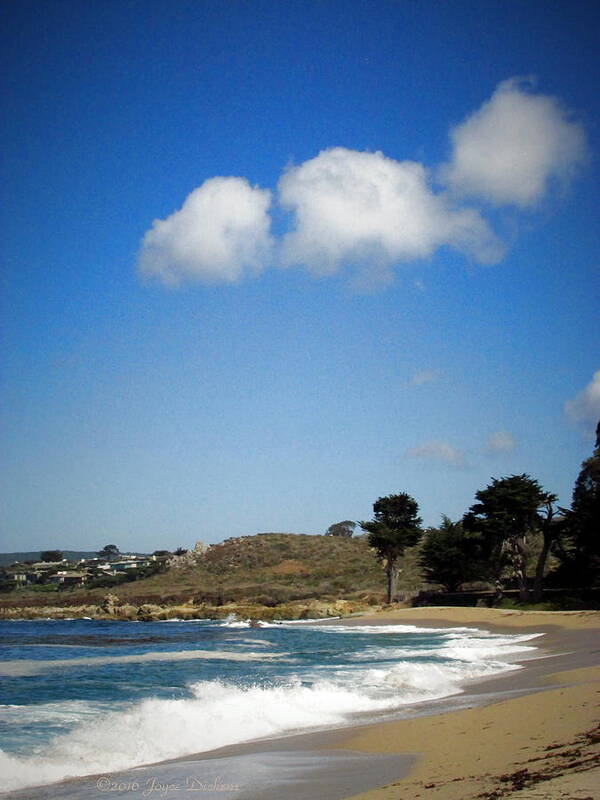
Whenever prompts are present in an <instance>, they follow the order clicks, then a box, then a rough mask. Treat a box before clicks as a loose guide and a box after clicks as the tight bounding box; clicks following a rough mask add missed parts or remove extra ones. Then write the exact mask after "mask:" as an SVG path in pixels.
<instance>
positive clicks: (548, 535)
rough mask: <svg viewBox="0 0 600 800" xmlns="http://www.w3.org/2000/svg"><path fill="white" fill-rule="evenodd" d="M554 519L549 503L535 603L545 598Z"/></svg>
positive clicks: (537, 573) (535, 583)
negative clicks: (545, 574)
mask: <svg viewBox="0 0 600 800" xmlns="http://www.w3.org/2000/svg"><path fill="white" fill-rule="evenodd" d="M553 519H554V509H553V508H552V503H550V502H548V503H547V504H546V518H545V519H544V523H543V526H542V536H543V537H544V543H543V545H542V549H541V550H540V554H539V556H538V560H537V564H536V566H535V580H534V582H533V601H534V603H541V601H542V598H543V596H544V569H545V568H546V559H547V558H548V553H549V552H550V546H551V545H552V541H553V539H554V535H553V534H554V528H553V524H552V523H553Z"/></svg>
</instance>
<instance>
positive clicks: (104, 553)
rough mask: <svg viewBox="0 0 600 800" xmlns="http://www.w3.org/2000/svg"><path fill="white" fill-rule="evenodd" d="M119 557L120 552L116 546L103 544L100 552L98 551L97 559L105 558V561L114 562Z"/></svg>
mask: <svg viewBox="0 0 600 800" xmlns="http://www.w3.org/2000/svg"><path fill="white" fill-rule="evenodd" d="M120 555H121V551H120V550H119V548H118V547H117V545H116V544H105V545H104V547H103V548H102V550H99V551H98V558H105V559H106V560H107V561H115V560H116V559H117V558H118V557H119V556H120Z"/></svg>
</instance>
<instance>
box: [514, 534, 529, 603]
mask: <svg viewBox="0 0 600 800" xmlns="http://www.w3.org/2000/svg"><path fill="white" fill-rule="evenodd" d="M515 545H516V565H515V566H516V571H517V578H518V581H519V600H520V601H521V602H522V603H527V601H528V600H529V582H528V580H527V550H528V548H527V540H526V539H525V537H524V536H522V537H519V538H518V539H517V540H516V541H515Z"/></svg>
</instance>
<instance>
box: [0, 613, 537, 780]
mask: <svg viewBox="0 0 600 800" xmlns="http://www.w3.org/2000/svg"><path fill="white" fill-rule="evenodd" d="M534 638H535V634H524V635H506V634H496V633H489V632H486V631H479V630H475V629H467V628H446V629H425V628H423V629H419V628H416V627H413V626H398V625H394V626H364V625H352V626H350V625H345V624H344V623H343V621H339V622H337V623H335V624H328V625H318V624H314V623H310V622H308V623H306V622H304V623H283V624H271V625H265V626H264V627H261V628H251V627H249V625H248V623H247V622H244V621H237V620H235V619H230V620H226V621H225V622H222V621H221V622H217V621H210V620H209V621H207V620H203V621H197V622H179V621H169V622H143V623H142V622H141V623H137V622H117V621H114V622H113V621H107V622H104V621H93V620H38V621H5V622H1V623H0V644H1V658H2V661H1V662H0V676H1V689H0V749H1V752H0V769H1V771H2V775H3V789H4V790H5V791H8V790H11V789H16V788H22V787H25V786H30V785H39V784H45V783H51V782H53V781H58V780H62V779H63V778H65V777H67V776H76V775H86V774H95V773H102V772H109V771H114V770H122V769H128V768H130V767H133V766H137V765H140V764H150V763H154V762H158V761H162V760H165V759H171V758H177V757H180V756H185V755H189V754H192V753H199V752H206V751H210V750H212V749H215V748H217V747H221V746H224V745H228V744H235V743H238V742H244V741H250V740H253V739H259V738H264V737H269V738H270V737H275V736H278V735H282V734H285V733H291V732H296V731H307V730H311V729H322V728H328V727H335V726H341V725H348V724H352V722H353V720H356V719H357V718H359V717H360V718H361V719H364V715H367V716H368V717H377V718H381V717H382V716H383V717H385V716H387V715H393V714H394V713H398V711H399V710H402V709H403V708H406V707H407V706H413V705H415V704H418V703H419V702H423V701H426V700H432V699H436V698H442V697H446V696H450V695H453V694H457V693H459V692H461V691H462V690H463V687H464V686H465V685H466V684H467V683H468V681H469V680H472V679H476V678H481V677H483V676H486V675H491V674H494V673H499V672H503V671H507V670H510V669H516V668H517V667H516V666H515V664H514V661H515V660H516V659H518V658H519V657H521V656H522V655H523V654H526V653H528V652H532V651H533V643H532V641H531V640H532V639H534Z"/></svg>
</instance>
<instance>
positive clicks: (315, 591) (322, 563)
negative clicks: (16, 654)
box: [0, 424, 600, 619]
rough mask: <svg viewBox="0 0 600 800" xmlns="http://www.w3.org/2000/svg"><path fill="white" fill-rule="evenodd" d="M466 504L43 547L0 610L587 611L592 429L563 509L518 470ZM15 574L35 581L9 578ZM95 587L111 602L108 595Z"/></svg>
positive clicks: (596, 483)
mask: <svg viewBox="0 0 600 800" xmlns="http://www.w3.org/2000/svg"><path fill="white" fill-rule="evenodd" d="M475 501H476V502H475V503H473V504H472V505H471V506H470V508H469V509H468V510H467V511H466V512H465V514H464V515H463V517H462V519H460V520H457V521H453V520H451V519H450V518H449V517H447V516H444V517H443V518H442V522H441V525H440V526H439V527H437V528H436V527H430V528H427V529H426V530H425V531H423V529H422V523H421V519H420V517H419V507H418V504H417V501H416V500H415V499H414V498H412V497H411V496H410V495H408V494H406V493H399V494H395V495H388V496H387V497H380V498H379V499H378V500H376V501H375V503H374V504H373V519H372V520H371V521H367V522H360V523H358V524H359V525H360V528H361V529H362V531H364V534H363V535H358V536H356V535H353V533H354V530H355V528H356V527H357V523H354V522H353V521H351V520H343V521H342V522H338V523H333V524H332V525H330V526H329V528H328V529H327V530H326V531H325V533H324V534H317V535H307V534H287V533H262V534H256V535H252V536H242V537H236V538H231V539H226V540H225V541H223V542H220V543H218V544H213V545H210V546H207V545H204V544H202V543H198V544H197V545H196V547H195V548H194V549H193V550H190V551H186V550H185V549H183V548H178V549H177V550H176V551H175V552H174V553H171V552H169V551H167V550H157V551H155V552H154V553H153V554H152V555H151V556H148V555H142V554H129V555H127V554H125V555H124V554H122V553H120V551H119V548H118V547H117V546H116V545H114V544H111V545H106V546H105V547H104V548H102V549H101V550H99V551H98V553H96V554H87V555H88V556H91V557H88V558H84V559H80V560H79V561H70V560H69V559H68V558H66V559H65V558H62V559H60V560H59V559H58V557H59V556H63V555H65V554H67V555H68V551H60V550H48V551H44V552H42V553H40V554H39V561H30V562H29V563H28V564H22V563H19V564H13V565H12V566H11V567H4V568H3V575H4V581H3V584H2V585H1V586H0V588H2V591H3V593H2V596H1V599H0V613H4V614H10V615H13V616H14V615H15V614H18V610H19V609H25V608H29V609H35V608H39V607H40V606H41V605H44V606H47V605H48V606H49V605H50V604H49V603H48V602H46V603H40V598H41V597H42V596H44V594H45V593H48V596H47V598H46V600H47V601H48V600H49V599H50V597H52V598H53V607H55V608H58V609H59V610H60V609H61V608H67V609H71V611H72V609H73V608H81V609H84V608H88V609H89V608H92V609H96V610H97V613H98V614H99V615H101V616H102V615H107V616H111V615H114V614H115V613H119V614H121V615H123V616H125V618H136V619H143V618H152V615H155V616H156V615H159V616H160V615H169V614H171V615H172V613H175V612H172V611H171V610H169V609H172V608H175V609H179V611H178V612H177V613H181V614H182V615H183V616H223V615H226V614H228V613H241V614H245V615H246V616H257V617H259V616H260V617H263V618H278V619H282V618H298V617H302V616H308V617H311V616H328V615H332V614H335V615H343V614H347V613H352V612H353V611H359V610H362V609H366V608H369V607H371V608H372V607H374V606H381V605H384V604H386V603H390V602H403V603H404V604H409V605H410V604H424V603H425V604H429V603H434V604H435V603H438V604H439V603H441V604H465V605H469V604H475V603H476V602H477V603H480V604H485V605H500V606H514V605H515V604H520V606H521V607H529V604H530V603H532V602H533V603H537V604H538V607H542V606H540V603H544V604H545V605H544V606H543V607H546V608H553V607H559V608H569V607H573V608H581V607H585V606H586V605H587V607H591V606H593V605H597V599H596V600H595V599H594V597H597V594H598V591H596V594H595V595H594V591H593V590H594V587H596V589H598V588H600V587H599V583H600V424H599V425H598V429H597V440H596V446H595V449H594V451H593V454H592V455H591V457H590V458H588V459H587V460H586V461H584V463H583V464H582V467H581V471H580V473H579V476H578V477H577V480H576V482H575V487H574V490H573V500H572V504H571V508H570V509H564V508H558V507H557V506H556V497H555V496H554V495H553V494H552V493H551V492H549V491H547V490H546V489H545V488H543V487H542V486H541V485H540V484H539V483H538V481H537V480H535V479H534V478H532V477H530V476H529V475H526V474H521V475H510V476H506V477H503V478H499V479H497V478H492V479H491V481H490V483H489V484H488V485H487V486H486V487H484V488H482V489H480V490H478V491H477V492H476V494H475ZM36 555H37V554H36ZM51 557H52V558H53V559H56V560H50V558H51ZM28 570H29V573H28ZM27 574H31V575H32V576H33V581H34V582H33V583H28V582H22V583H19V581H18V580H17V577H18V576H19V575H27ZM107 590H109V591H111V592H115V591H118V597H117V596H116V595H112V594H109V595H108V596H109V597H112V598H113V599H112V600H110V601H107V599H106V598H107ZM115 598H116V599H115ZM340 604H341V605H340ZM526 604H527V605H526ZM31 613H32V614H34V611H33V610H32V611H31ZM48 613H49V615H52V614H51V613H50V612H48ZM52 613H54V612H52ZM57 613H59V612H57ZM65 613H70V612H68V611H66V612H65ZM83 613H84V612H83V611H82V612H81V614H82V615H83ZM90 613H94V614H95V613H96V612H95V611H92V612H90Z"/></svg>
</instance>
